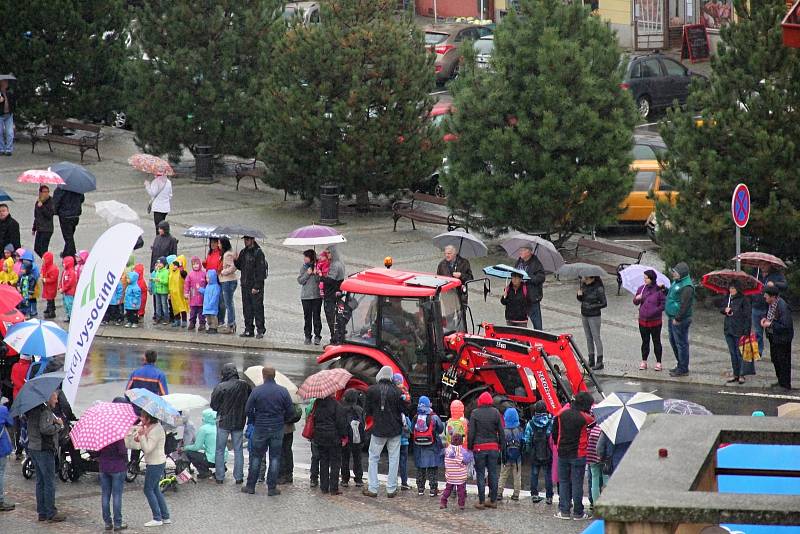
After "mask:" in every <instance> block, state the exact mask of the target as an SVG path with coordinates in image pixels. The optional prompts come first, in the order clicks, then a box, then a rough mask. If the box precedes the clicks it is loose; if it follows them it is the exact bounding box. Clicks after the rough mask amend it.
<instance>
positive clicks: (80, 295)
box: [63, 223, 142, 404]
mask: <svg viewBox="0 0 800 534" xmlns="http://www.w3.org/2000/svg"><path fill="white" fill-rule="evenodd" d="M140 235H142V229H141V228H139V227H138V226H136V225H134V224H131V223H122V224H117V225H115V226H112V227H111V228H109V229H108V230H106V231H105V232H104V233H103V235H101V236H100V238H99V239H98V240H97V242H96V243H95V244H94V246H93V247H92V250H91V252H89V258H88V259H87V260H86V265H84V266H83V271H82V273H81V278H80V280H78V287H77V288H76V289H75V302H74V304H73V305H72V317H70V322H69V337H68V338H67V354H66V357H65V361H64V372H65V373H66V377H65V378H64V382H63V389H64V394H65V395H66V396H67V399H68V400H69V402H70V404H75V397H76V395H77V394H78V384H80V381H81V374H82V373H83V366H84V364H85V363H86V358H88V357H89V348H90V347H91V346H92V340H93V339H94V335H95V334H96V333H97V329H98V328H99V327H100V321H102V320H103V316H104V315H105V313H106V309H107V308H108V305H109V303H110V302H111V297H112V296H113V295H114V289H115V288H116V287H117V284H118V283H119V281H120V275H121V274H122V271H123V270H124V269H125V265H127V263H128V257H129V256H130V255H131V252H132V251H133V246H134V245H135V244H136V240H137V239H138V238H139V236H140Z"/></svg>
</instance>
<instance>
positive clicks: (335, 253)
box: [327, 245, 342, 263]
mask: <svg viewBox="0 0 800 534" xmlns="http://www.w3.org/2000/svg"><path fill="white" fill-rule="evenodd" d="M327 248H328V251H329V255H330V258H331V263H333V262H335V261H342V255H341V254H340V253H339V249H338V248H337V247H336V245H328V247H327Z"/></svg>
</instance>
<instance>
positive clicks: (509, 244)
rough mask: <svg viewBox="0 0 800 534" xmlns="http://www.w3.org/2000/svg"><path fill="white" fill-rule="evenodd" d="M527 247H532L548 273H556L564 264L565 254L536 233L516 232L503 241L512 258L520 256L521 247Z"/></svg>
mask: <svg viewBox="0 0 800 534" xmlns="http://www.w3.org/2000/svg"><path fill="white" fill-rule="evenodd" d="M525 247H530V248H531V251H532V252H533V255H534V256H536V257H537V258H538V259H539V261H540V262H541V263H542V267H543V268H544V270H545V271H547V272H548V273H554V272H556V271H558V269H560V268H561V266H562V265H564V258H563V256H561V253H560V252H559V251H558V249H556V246H555V245H554V244H553V243H551V242H550V241H548V240H547V239H542V238H541V237H539V236H535V235H528V234H515V235H512V236H511V237H509V238H508V239H506V240H505V241H504V242H503V248H504V249H505V251H506V253H507V254H508V255H509V256H511V257H512V258H519V251H520V249H522V248H525Z"/></svg>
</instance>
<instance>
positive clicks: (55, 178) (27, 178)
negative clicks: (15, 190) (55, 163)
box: [17, 169, 64, 184]
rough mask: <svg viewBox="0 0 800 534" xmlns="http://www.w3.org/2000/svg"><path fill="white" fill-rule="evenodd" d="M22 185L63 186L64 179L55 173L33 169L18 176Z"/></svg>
mask: <svg viewBox="0 0 800 534" xmlns="http://www.w3.org/2000/svg"><path fill="white" fill-rule="evenodd" d="M17 181H18V182H19V183H21V184H63V183H64V179H63V178H62V177H61V176H59V175H58V174H56V173H54V172H53V171H50V170H47V171H40V170H37V169H32V170H30V171H25V172H23V173H22V174H20V175H19V176H17Z"/></svg>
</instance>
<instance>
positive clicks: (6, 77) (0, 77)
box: [0, 72, 17, 82]
mask: <svg viewBox="0 0 800 534" xmlns="http://www.w3.org/2000/svg"><path fill="white" fill-rule="evenodd" d="M2 80H8V81H10V82H13V81H16V80H17V78H16V76H14V75H13V74H11V73H10V72H9V73H8V74H0V81H2Z"/></svg>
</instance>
